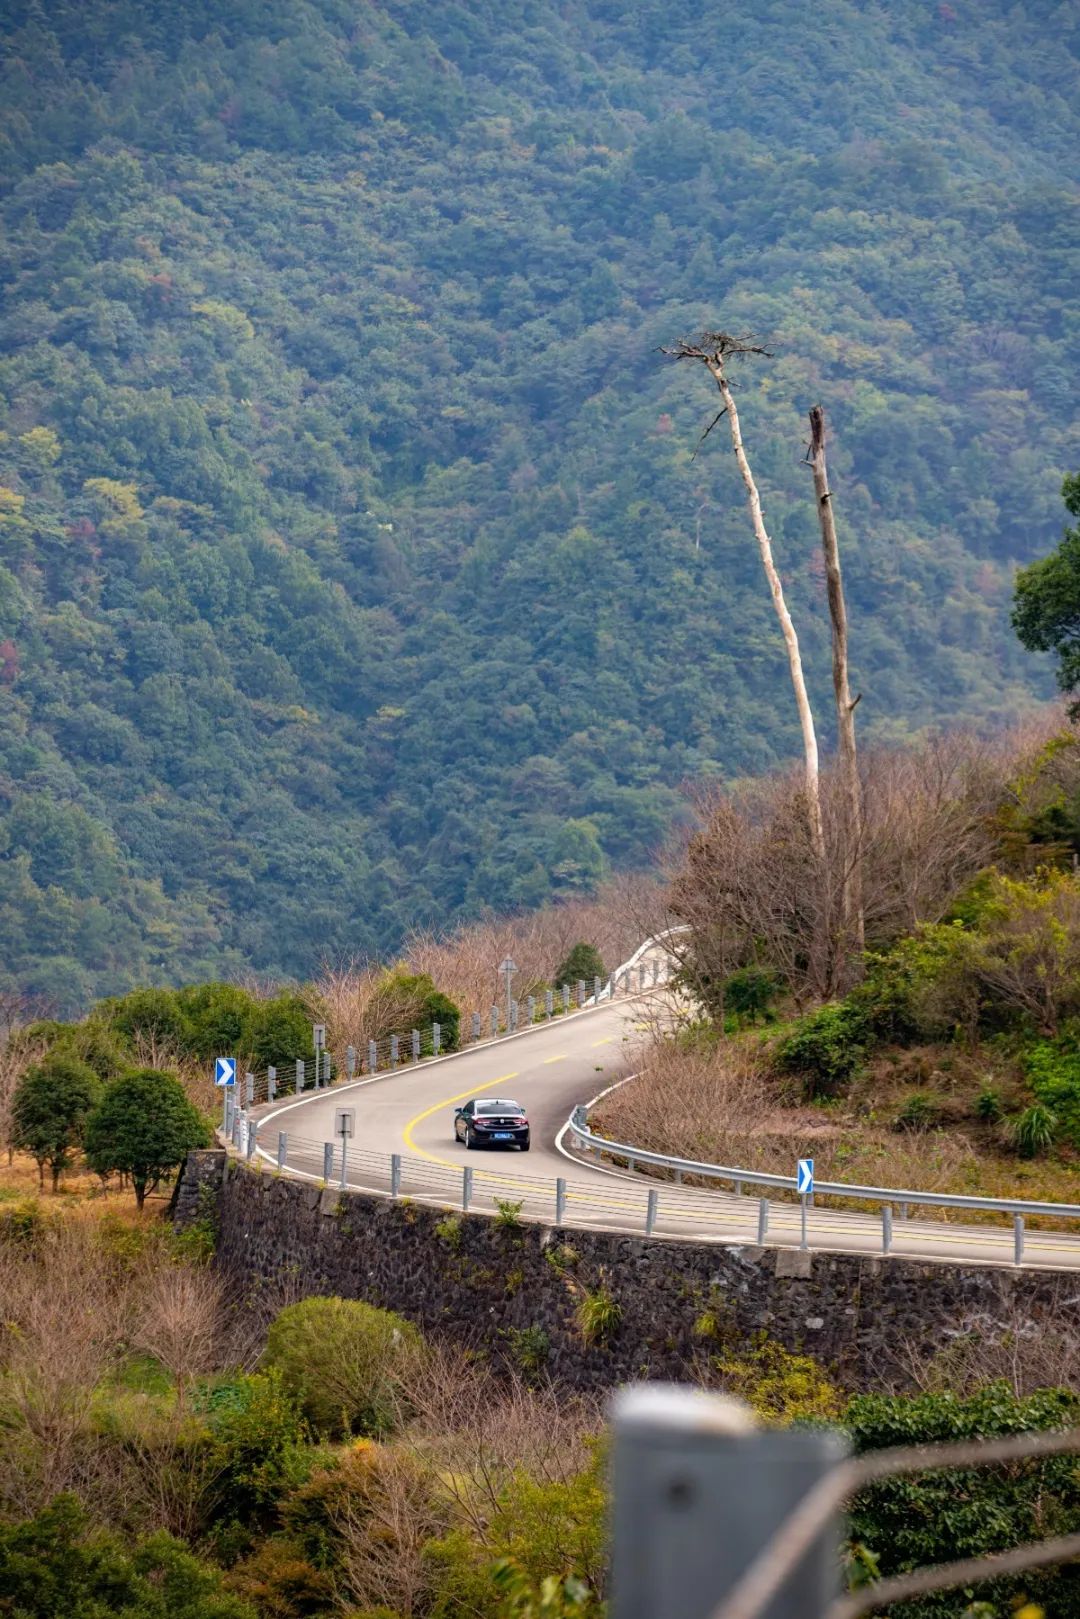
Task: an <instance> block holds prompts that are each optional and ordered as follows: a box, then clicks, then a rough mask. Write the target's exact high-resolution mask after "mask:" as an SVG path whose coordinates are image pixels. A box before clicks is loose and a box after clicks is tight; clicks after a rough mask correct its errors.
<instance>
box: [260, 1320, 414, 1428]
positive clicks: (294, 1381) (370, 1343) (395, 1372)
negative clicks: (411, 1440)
mask: <svg viewBox="0 0 1080 1619" xmlns="http://www.w3.org/2000/svg"><path fill="white" fill-rule="evenodd" d="M421 1343H422V1340H421V1337H420V1334H419V1332H418V1331H417V1330H416V1328H415V1327H414V1326H412V1325H411V1323H410V1322H408V1321H406V1320H405V1319H404V1318H403V1317H402V1316H399V1315H395V1314H394V1312H393V1311H391V1310H378V1309H376V1308H375V1306H374V1305H371V1304H364V1303H363V1302H362V1301H361V1300H360V1299H339V1298H321V1297H320V1298H310V1299H303V1300H302V1301H301V1302H300V1303H299V1304H290V1305H289V1306H288V1307H287V1308H286V1309H284V1310H282V1311H281V1313H280V1315H278V1317H277V1318H276V1320H275V1321H274V1322H273V1323H272V1325H271V1327H270V1331H269V1334H268V1335H267V1341H266V1353H265V1355H264V1357H263V1358H264V1363H265V1365H266V1366H268V1367H273V1368H275V1369H276V1370H277V1371H279V1372H280V1374H281V1377H282V1380H283V1383H284V1386H285V1388H286V1389H287V1390H288V1391H289V1392H290V1393H291V1394H292V1395H294V1396H295V1398H296V1399H297V1400H298V1401H299V1403H300V1407H301V1409H302V1411H303V1413H304V1415H305V1417H307V1419H308V1421H309V1422H310V1423H311V1424H312V1426H313V1427H315V1428H316V1429H318V1430H319V1432H321V1433H326V1434H375V1435H378V1434H384V1433H389V1432H391V1431H392V1430H393V1429H394V1427H395V1426H396V1424H397V1421H398V1418H399V1413H400V1411H401V1409H402V1405H403V1401H404V1398H405V1393H406V1391H405V1387H404V1381H405V1379H406V1377H407V1375H408V1373H409V1372H410V1371H415V1369H416V1360H417V1352H418V1350H419V1349H420V1346H421Z"/></svg>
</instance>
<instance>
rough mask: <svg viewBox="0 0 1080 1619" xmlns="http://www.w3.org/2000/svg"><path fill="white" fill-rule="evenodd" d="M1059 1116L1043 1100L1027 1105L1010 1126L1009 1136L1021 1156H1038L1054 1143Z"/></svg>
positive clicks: (1047, 1150)
mask: <svg viewBox="0 0 1080 1619" xmlns="http://www.w3.org/2000/svg"><path fill="white" fill-rule="evenodd" d="M1056 1130H1057V1117H1056V1115H1055V1114H1053V1113H1051V1111H1050V1109H1049V1108H1048V1107H1044V1106H1043V1104H1042V1103H1041V1102H1033V1103H1032V1104H1031V1106H1030V1107H1026V1108H1025V1109H1024V1111H1023V1113H1021V1114H1020V1116H1019V1118H1016V1119H1014V1120H1013V1121H1012V1123H1011V1124H1010V1126H1009V1137H1010V1139H1011V1141H1012V1144H1013V1146H1014V1147H1015V1148H1016V1150H1017V1152H1018V1153H1019V1154H1020V1156H1021V1158H1037V1157H1039V1155H1040V1154H1041V1153H1044V1152H1049V1150H1050V1148H1051V1147H1052V1146H1053V1144H1054V1135H1055V1133H1056Z"/></svg>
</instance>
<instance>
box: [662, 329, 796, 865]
mask: <svg viewBox="0 0 1080 1619" xmlns="http://www.w3.org/2000/svg"><path fill="white" fill-rule="evenodd" d="M661 352H662V353H664V354H668V355H670V356H671V357H672V358H674V359H676V360H694V361H697V362H698V363H699V364H701V365H704V366H705V368H706V370H707V371H708V372H709V374H710V376H711V377H712V378H713V380H714V382H715V383H716V386H717V388H718V389H719V390H720V397H721V399H722V400H723V408H722V409H721V410H720V411H719V412H718V414H717V415H716V416H715V417H714V418H713V420H712V421H711V422H710V423H709V426H708V427H707V428H706V429H705V432H704V434H703V435H702V439H703V441H704V439H705V438H707V437H708V436H709V434H710V433H711V432H712V430H713V428H714V427H715V426H716V425H717V423H718V422H720V421H721V420H722V419H723V418H724V417H725V416H726V417H727V419H728V426H729V428H730V429H731V444H732V448H733V450H734V451H735V460H736V462H737V463H738V467H739V472H740V474H741V475H742V480H743V483H744V485H745V486H746V498H747V503H748V505H749V507H750V521H751V523H752V524H753V529H754V535H755V537H756V539H757V542H758V549H759V551H760V552H761V561H762V565H763V567H764V569H765V577H766V579H767V580H768V584H769V590H770V593H771V595H772V599H773V606H774V607H775V609H776V616H777V618H778V619H779V621H780V629H781V631H782V633H783V637H784V644H785V646H786V647H787V655H788V667H789V668H790V670H791V684H792V686H793V687H794V690H795V704H796V707H797V708H798V711H799V724H800V726H801V728H802V738H803V754H804V757H805V768H806V814H807V818H808V821H809V825H810V846H811V849H812V851H813V854H814V858H815V859H816V861H817V862H818V864H819V866H820V867H821V868H824V865H825V828H824V823H823V820H822V814H821V799H820V793H819V788H818V745H817V733H816V731H815V729H814V715H813V710H812V709H811V707H810V697H809V694H808V693H807V690H806V680H805V677H804V675H803V667H802V655H801V653H800V651H799V637H798V635H797V634H796V632H795V625H794V623H793V622H792V618H791V614H790V613H789V612H788V607H787V602H786V601H785V600H784V587H783V584H782V583H781V580H780V575H779V573H778V572H777V569H776V564H775V562H774V561H773V553H772V541H771V540H770V539H769V533H768V530H767V529H766V527H765V518H764V515H763V514H762V510H761V496H760V494H759V493H758V487H757V484H756V483H755V481H754V475H753V472H752V471H751V468H750V462H749V460H748V458H747V454H746V449H745V447H744V445H743V439H742V430H741V427H740V424H739V413H738V410H737V409H736V407H735V396H734V394H733V393H732V390H731V383H730V381H729V379H728V374H727V366H728V361H729V360H731V359H732V358H733V357H738V356H740V355H746V354H763V355H768V353H769V350H768V349H766V348H765V347H763V346H762V344H760V343H755V342H753V341H752V340H751V339H750V338H745V337H733V336H731V334H730V333H728V332H702V333H701V334H700V335H699V336H698V337H697V338H694V339H693V340H691V339H684V340H682V341H681V342H679V343H677V344H676V345H675V346H674V348H665V349H662V350H661Z"/></svg>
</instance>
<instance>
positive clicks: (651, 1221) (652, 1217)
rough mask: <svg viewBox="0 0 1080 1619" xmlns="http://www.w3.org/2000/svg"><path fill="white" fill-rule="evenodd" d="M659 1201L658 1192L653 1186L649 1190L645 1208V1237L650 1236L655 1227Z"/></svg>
mask: <svg viewBox="0 0 1080 1619" xmlns="http://www.w3.org/2000/svg"><path fill="white" fill-rule="evenodd" d="M659 1202H660V1193H659V1192H658V1191H657V1190H656V1187H655V1186H654V1187H652V1188H651V1189H650V1191H649V1202H648V1205H647V1207H646V1209H645V1235H646V1236H647V1237H651V1236H652V1234H653V1232H654V1230H655V1229H656V1209H657V1205H658V1204H659Z"/></svg>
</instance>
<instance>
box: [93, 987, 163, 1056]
mask: <svg viewBox="0 0 1080 1619" xmlns="http://www.w3.org/2000/svg"><path fill="white" fill-rule="evenodd" d="M94 1016H95V1019H96V1020H97V1021H100V1022H103V1023H104V1024H105V1025H106V1026H107V1027H108V1028H109V1029H112V1030H113V1031H114V1032H115V1033H116V1034H118V1035H119V1036H120V1038H121V1039H122V1040H123V1041H124V1044H125V1045H126V1046H128V1047H129V1048H130V1047H131V1046H133V1045H134V1043H135V1041H136V1039H137V1038H138V1036H139V1035H143V1036H145V1037H147V1038H149V1039H153V1040H156V1041H158V1042H167V1043H169V1044H171V1045H174V1046H176V1047H177V1049H183V1047H184V1045H185V1027H184V1014H183V1012H182V1011H181V1010H180V1004H179V1001H178V999H177V995H176V991H175V990H171V989H133V990H132V991H131V992H130V993H129V994H127V995H117V996H114V997H112V998H111V999H110V1000H107V1001H100V1002H99V1003H98V1005H97V1006H96V1007H95V1008H94Z"/></svg>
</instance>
